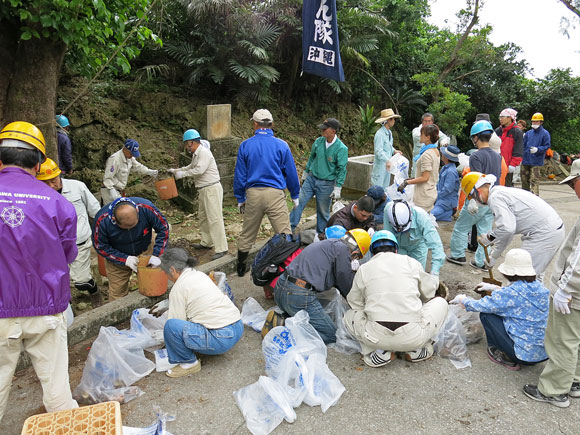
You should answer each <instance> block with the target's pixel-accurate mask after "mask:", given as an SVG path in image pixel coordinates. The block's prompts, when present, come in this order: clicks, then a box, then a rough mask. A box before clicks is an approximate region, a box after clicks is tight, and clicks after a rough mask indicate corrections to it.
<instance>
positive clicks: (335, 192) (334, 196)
mask: <svg viewBox="0 0 580 435" xmlns="http://www.w3.org/2000/svg"><path fill="white" fill-rule="evenodd" d="M341 190H342V189H341V188H340V187H335V188H334V190H333V191H332V193H331V194H330V199H334V200H339V199H340V191H341Z"/></svg>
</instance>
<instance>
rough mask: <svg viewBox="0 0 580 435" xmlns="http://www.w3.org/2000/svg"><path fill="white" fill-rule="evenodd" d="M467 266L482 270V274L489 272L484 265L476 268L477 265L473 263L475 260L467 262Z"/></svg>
mask: <svg viewBox="0 0 580 435" xmlns="http://www.w3.org/2000/svg"><path fill="white" fill-rule="evenodd" d="M469 265H470V266H471V267H473V268H474V269H477V270H483V271H484V272H487V271H488V270H489V269H488V268H487V266H486V265H485V264H484V265H483V266H478V265H477V264H476V263H475V260H471V261H470V262H469Z"/></svg>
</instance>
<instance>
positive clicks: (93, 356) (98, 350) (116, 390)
mask: <svg viewBox="0 0 580 435" xmlns="http://www.w3.org/2000/svg"><path fill="white" fill-rule="evenodd" d="M118 332H119V331H118V330H117V328H114V327H112V326H109V327H104V326H102V327H101V330H100V331H99V336H98V337H97V339H96V340H95V341H94V342H93V345H92V346H91V350H90V352H89V355H88V357H87V361H86V363H85V368H84V369H83V375H82V378H81V382H80V383H79V385H78V386H77V387H76V388H75V390H74V392H73V397H74V398H75V399H76V400H77V401H78V402H79V403H83V404H94V403H100V402H105V401H108V400H117V401H119V402H120V403H126V402H128V401H129V400H132V399H134V398H135V397H139V395H141V394H142V393H141V390H140V389H139V388H138V387H131V385H132V384H134V383H135V382H137V381H138V380H139V379H141V378H143V377H145V376H147V375H148V374H149V373H151V372H152V371H153V369H155V364H154V363H153V362H151V361H149V360H148V359H147V358H145V355H144V353H143V349H135V348H131V349H127V348H124V347H121V346H120V345H119V343H118V337H119V334H118Z"/></svg>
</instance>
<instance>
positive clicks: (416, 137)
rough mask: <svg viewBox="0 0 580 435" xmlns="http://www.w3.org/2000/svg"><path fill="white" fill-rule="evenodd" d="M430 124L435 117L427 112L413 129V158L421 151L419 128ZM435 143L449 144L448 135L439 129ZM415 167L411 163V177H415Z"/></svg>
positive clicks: (441, 145)
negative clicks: (419, 123)
mask: <svg viewBox="0 0 580 435" xmlns="http://www.w3.org/2000/svg"><path fill="white" fill-rule="evenodd" d="M431 124H435V117H434V116H433V114H432V113H429V112H427V113H424V114H423V116H421V125H419V126H418V127H415V128H414V129H413V131H412V133H411V135H412V136H413V158H414V157H415V156H417V155H418V154H419V151H421V139H420V138H421V128H422V127H425V126H427V125H431ZM437 145H438V146H439V147H443V146H447V145H449V136H447V135H446V134H445V133H443V132H442V131H441V130H439V140H438V141H437ZM415 168H416V165H413V172H412V175H411V176H412V177H415V175H416V174H415Z"/></svg>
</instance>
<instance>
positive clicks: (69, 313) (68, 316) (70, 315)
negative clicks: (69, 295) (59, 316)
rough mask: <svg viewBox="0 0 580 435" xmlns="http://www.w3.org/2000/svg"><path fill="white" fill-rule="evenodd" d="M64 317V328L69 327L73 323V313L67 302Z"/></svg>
mask: <svg viewBox="0 0 580 435" xmlns="http://www.w3.org/2000/svg"><path fill="white" fill-rule="evenodd" d="M64 318H65V320H66V328H67V329H68V328H70V327H71V325H72V324H73V322H74V320H75V315H74V313H73V310H72V307H71V306H70V304H68V307H66V310H65V312H64Z"/></svg>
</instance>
